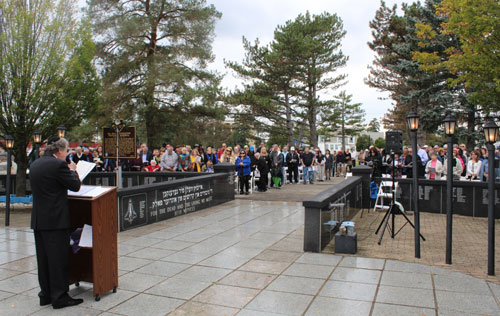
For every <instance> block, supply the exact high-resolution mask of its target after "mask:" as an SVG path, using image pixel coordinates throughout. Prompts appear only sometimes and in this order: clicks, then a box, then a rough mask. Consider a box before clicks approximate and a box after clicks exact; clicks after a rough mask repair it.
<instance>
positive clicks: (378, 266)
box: [339, 257, 385, 270]
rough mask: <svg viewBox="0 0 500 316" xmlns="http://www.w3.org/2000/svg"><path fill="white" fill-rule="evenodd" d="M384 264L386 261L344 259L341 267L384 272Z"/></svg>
mask: <svg viewBox="0 0 500 316" xmlns="http://www.w3.org/2000/svg"><path fill="white" fill-rule="evenodd" d="M384 262H385V260H384V259H372V258H360V257H344V259H342V262H341V263H340V265H339V266H341V267H348V268H358V269H359V268H361V269H372V270H382V269H383V268H384Z"/></svg>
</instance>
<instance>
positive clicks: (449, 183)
mask: <svg viewBox="0 0 500 316" xmlns="http://www.w3.org/2000/svg"><path fill="white" fill-rule="evenodd" d="M443 124H444V133H445V134H446V136H447V137H448V138H447V140H446V143H447V144H448V153H447V156H448V158H447V160H446V163H447V166H446V169H447V174H446V264H451V249H452V248H453V244H452V240H453V205H452V203H453V135H455V127H456V125H457V120H456V119H455V117H453V115H451V114H449V115H447V116H446V117H445V118H444V120H443Z"/></svg>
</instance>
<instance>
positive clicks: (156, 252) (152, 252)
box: [127, 248, 175, 260]
mask: <svg viewBox="0 0 500 316" xmlns="http://www.w3.org/2000/svg"><path fill="white" fill-rule="evenodd" d="M174 253H175V250H165V249H156V248H144V249H141V250H138V251H135V252H132V253H129V254H128V255H127V257H133V258H142V259H149V260H159V259H161V258H165V257H167V256H170V255H171V254H174Z"/></svg>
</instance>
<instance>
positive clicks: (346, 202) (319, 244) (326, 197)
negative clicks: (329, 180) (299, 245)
mask: <svg viewBox="0 0 500 316" xmlns="http://www.w3.org/2000/svg"><path fill="white" fill-rule="evenodd" d="M363 194H364V193H363V181H362V177H358V176H354V177H350V178H347V179H346V180H344V181H342V182H341V183H339V184H336V185H333V186H331V187H330V188H328V189H327V190H325V191H323V192H321V193H319V194H317V195H315V196H313V197H311V198H309V199H307V200H305V201H304V202H303V203H302V205H303V206H304V207H305V215H304V216H305V218H304V251H312V252H321V250H322V249H323V248H324V247H325V246H326V245H327V244H328V243H329V242H330V240H331V239H332V237H333V234H332V232H331V230H329V229H327V226H325V225H324V223H326V222H328V221H330V220H336V221H339V222H342V221H346V220H350V219H352V218H353V216H354V215H355V214H356V213H357V212H358V211H359V210H360V209H361V208H362V207H363Z"/></svg>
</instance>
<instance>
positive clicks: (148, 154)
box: [139, 150, 153, 166]
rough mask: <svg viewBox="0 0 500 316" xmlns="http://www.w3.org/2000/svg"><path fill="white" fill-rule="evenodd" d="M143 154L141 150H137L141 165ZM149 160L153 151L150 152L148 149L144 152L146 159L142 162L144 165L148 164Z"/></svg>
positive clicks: (151, 158)
mask: <svg viewBox="0 0 500 316" xmlns="http://www.w3.org/2000/svg"><path fill="white" fill-rule="evenodd" d="M143 154H144V153H143V152H142V150H141V151H140V152H139V159H140V160H141V165H142V164H143V162H142V155H143ZM151 160H153V153H152V152H150V151H148V152H147V153H146V161H145V162H144V164H145V165H146V166H149V164H150V163H151Z"/></svg>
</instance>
